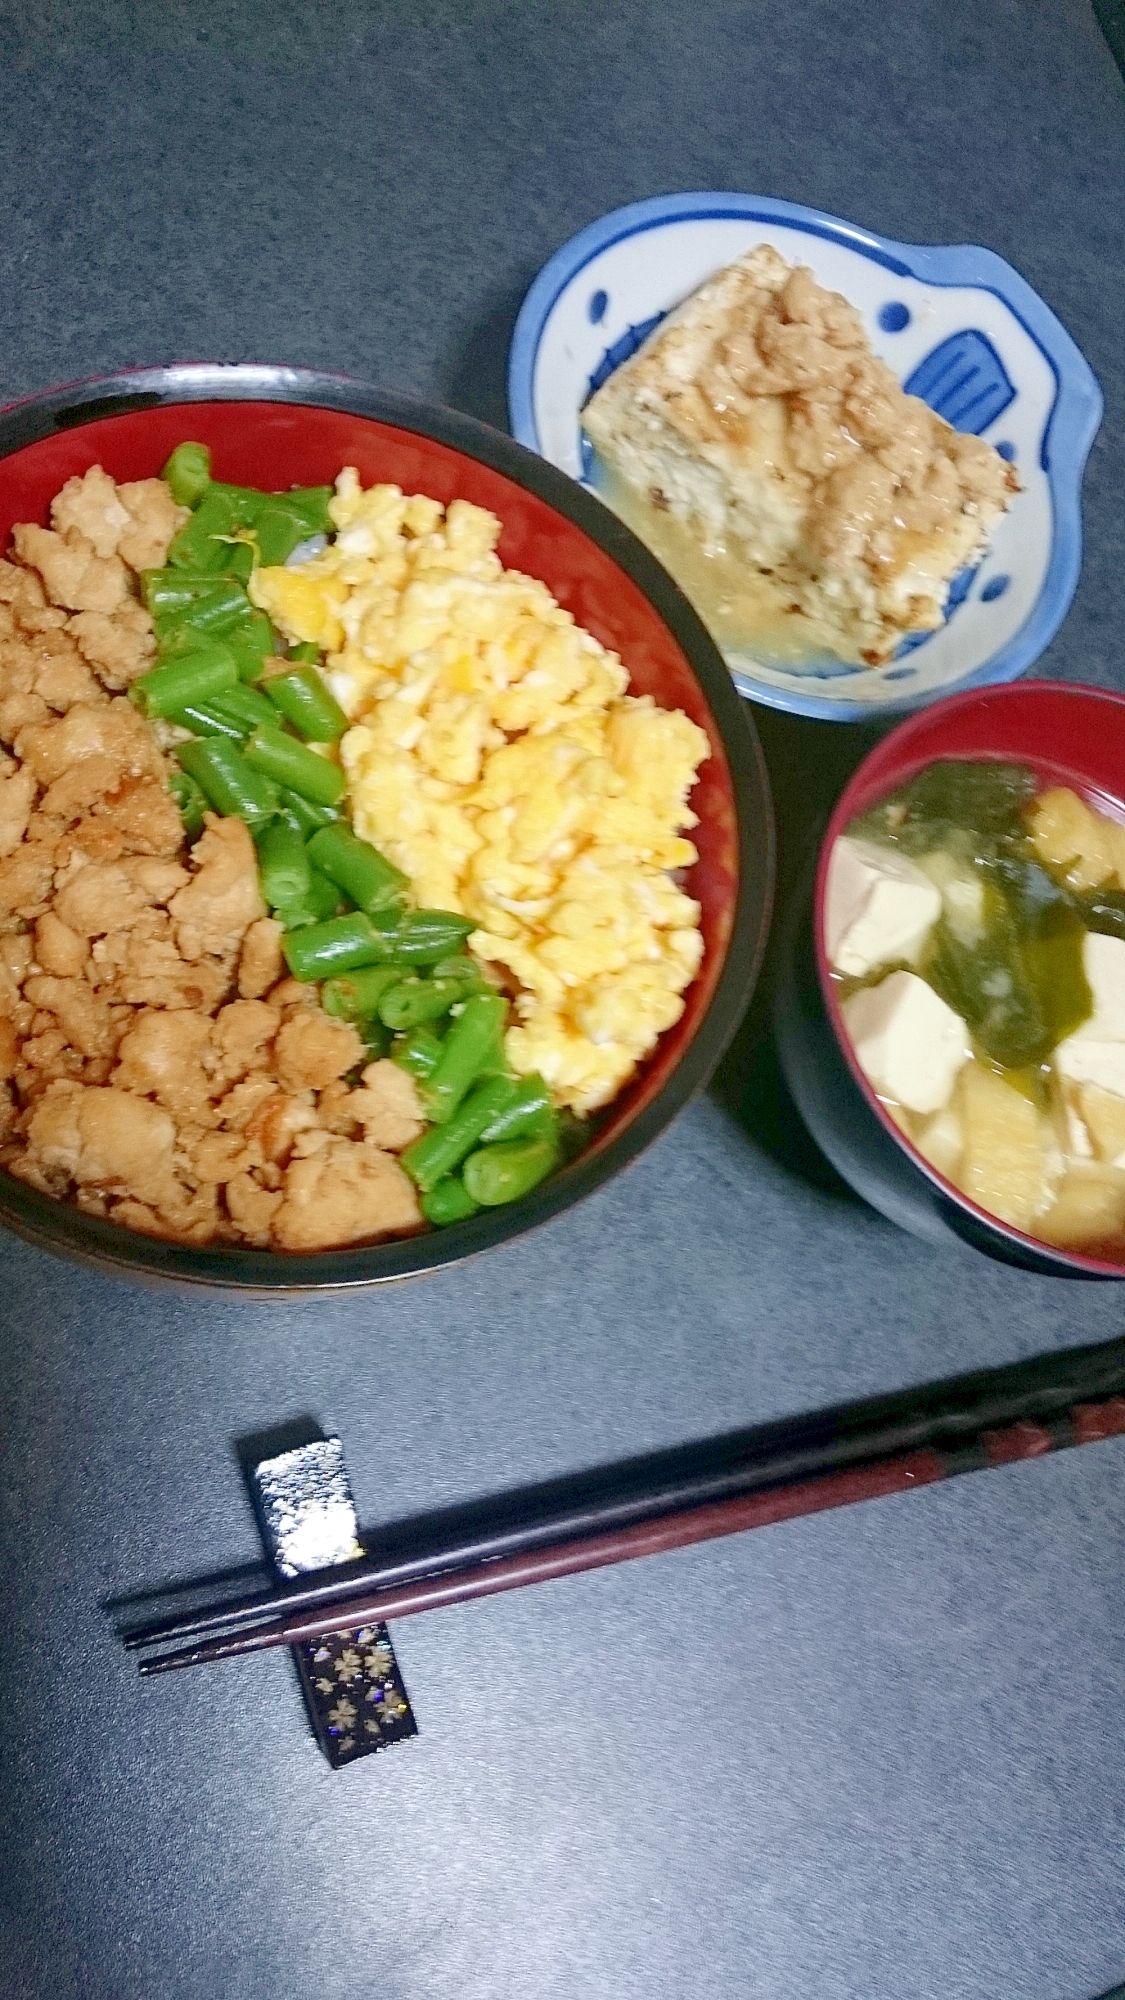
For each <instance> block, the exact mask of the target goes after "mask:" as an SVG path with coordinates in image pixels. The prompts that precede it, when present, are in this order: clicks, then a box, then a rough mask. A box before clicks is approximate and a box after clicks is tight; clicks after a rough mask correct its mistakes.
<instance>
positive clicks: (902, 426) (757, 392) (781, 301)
mask: <svg viewBox="0 0 1125 2000" xmlns="http://www.w3.org/2000/svg"><path fill="white" fill-rule="evenodd" d="M582 421H583V425H584V427H585V429H586V433H587V435H588V437H589V438H590V440H591V442H592V443H593V445H594V446H595V448H596V450H597V452H598V454H599V457H600V458H601V460H602V462H603V464H604V465H606V466H607V467H608V468H609V470H610V472H611V474H612V475H614V476H615V477H616V478H618V479H619V480H621V481H622V482H624V484H625V486H626V487H627V488H628V489H630V490H631V491H632V492H633V493H634V494H636V495H639V496H642V497H643V499H644V500H645V501H646V502H647V503H648V504H649V505H650V506H651V507H652V508H654V509H658V510H660V512H661V514H662V515H663V516H664V517H668V516H671V517H673V518H674V519H675V520H676V521H677V522H678V523H680V524H682V526H683V528H685V529H686V530H687V531H688V533H689V534H690V536H691V537H693V538H694V539H695V541H696V542H697V543H698V544H699V546H701V547H702V549H703V550H704V552H705V553H706V554H708V555H713V556H717V557H720V558H727V557H734V558H737V560H738V563H739V564H740V565H742V566H746V567H748V568H749V569H750V570H751V571H752V572H754V573H756V574H757V575H759V576H762V577H767V578H769V579H771V583H773V584H776V586H777V589H778V591H779V593H780V604H781V608H782V610H783V611H785V612H789V613H794V614H796V615H797V617H798V618H799V619H804V620H807V621H808V629H809V633H810V648H809V650H810V651H823V650H825V649H827V650H829V651H831V652H833V653H835V654H836V655H837V656H838V657H839V658H840V659H843V660H847V661H850V662H852V663H853V664H858V663H860V662H865V663H866V664H867V665H869V666H878V665H880V664H882V663H883V662H884V661H886V660H889V659H890V658H891V656H892V654H893V653H894V651H895V648H896V647H897V645H898V644H899V641H900V640H901V639H902V638H903V636H904V634H906V633H909V632H929V631H934V630H936V628H937V627H938V626H940V625H941V623H942V622H943V618H944V611H945V604H946V599H947V596H948V589H949V583H950V581H951V579H952V578H953V577H954V576H955V575H956V574H957V572H958V571H959V570H961V569H963V568H964V567H965V565H966V564H968V563H971V562H975V561H976V560H977V559H978V557H979V556H980V555H981V553H982V552H983V550H984V548H985V546H986V544H987V541H988V536H989V534H990V532H991V530H992V528H993V527H994V525H995V523H996V522H997V521H998V520H999V519H1000V516H1001V515H1002V513H1003V512H1004V510H1005V508H1006V507H1007V505H1008V503H1009V500H1010V497H1011V495H1012V493H1013V492H1015V491H1017V490H1018V481H1017V479H1016V476H1015V474H1014V472H1013V471H1012V468H1011V467H1010V466H1009V465H1007V464H1006V462H1005V461H1004V460H1003V459H1002V458H1001V457H1000V456H999V454H998V453H997V452H996V451H994V450H993V448H992V446H991V445H989V444H986V443H984V442H983V440H982V439H980V438H976V437H970V436H967V435H964V434H962V433H959V432H957V431H954V430H953V429H952V428H951V427H950V425H948V424H947V423H946V422H945V421H944V419H943V418H941V417H938V416H937V415H935V413H934V412H933V411H932V410H930V409H929V408H928V407H927V405H926V404H925V403H923V402H920V401H919V400H918V398H917V397H913V396H907V395H904V393H903V391H902V389H901V388H900V386H899V384H898V382H897V380H896V379H895V377H894V375H893V374H892V372H891V370H890V369H889V368H888V367H887V366H886V364H885V362H882V361H880V360H879V359H878V358H877V357H876V355H875V354H874V353H873V352H872V349H871V345H870V342H869V340H868V338H867V335H866V333H865V331H864V328H863V323H862V321H861V319H860V316H859V314H858V312H857V311H856V310H855V308H854V307H853V306H851V305H849V303H848V301H847V300H846V299H844V298H842V297H841V295H840V294H839V293H838V292H829V291H826V290H825V289H824V288H823V287H822V286H821V285H818V284H817V282H816V280H815V278H814V277H813V275H812V272H811V271H809V270H807V269H805V268H804V267H803V266H797V267H793V266H791V265H789V264H787V263H786V262H785V259H784V258H783V257H781V256H779V255H778V253H777V251H776V250H773V249H771V248H770V246H769V245H768V244H760V245H759V246H758V247H757V248H756V249H755V250H752V251H750V252H749V253H748V254H747V255H745V256H743V257H740V258H739V259H738V261H737V262H736V263H734V264H731V265H729V266H728V267H727V268H726V269H725V270H723V271H720V272H719V273H718V274H717V276H715V277H713V278H710V279H708V281H707V282H706V283H705V284H704V285H702V286H701V287H700V289H699V290H698V291H696V292H694V293H693V294H692V295H691V297H690V298H688V299H687V300H686V301H685V302H684V304H682V305H681V306H679V307H677V309H676V310H675V311H674V312H672V313H670V314H669V315H668V316H667V318H666V319H664V320H663V321H662V322H661V324H660V326H659V327H658V328H657V330H656V331H655V332H654V333H653V334H652V335H651V336H650V338H649V339H648V340H647V341H646V342H645V343H644V345H643V346H642V347H641V348H640V349H639V350H638V351H637V353H636V354H635V355H633V356H632V358H631V359H630V360H628V361H626V362H625V363H623V365H622V366H621V367H620V368H618V369H616V370H615V372H614V373H613V374H612V375H611V376H610V377H609V379H608V381H606V382H605V383H603V385H602V387H601V388H600V389H599V390H597V392H596V393H595V395H594V396H593V397H592V398H591V400H590V402H589V403H588V404H587V405H586V408H585V410H584V412H583V417H582ZM729 567H730V565H729V564H728V570H729ZM689 594H690V593H689ZM700 609H701V611H702V612H703V614H704V616H705V617H706V616H707V615H708V614H707V607H706V606H705V605H703V604H701V605H700ZM752 637H753V635H752V634H751V635H748V639H751V640H752Z"/></svg>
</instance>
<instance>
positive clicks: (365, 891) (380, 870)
mask: <svg viewBox="0 0 1125 2000" xmlns="http://www.w3.org/2000/svg"><path fill="white" fill-rule="evenodd" d="M307 754H308V755H312V754H314V753H312V752H308V753H307ZM309 854H310V857H311V859H312V860H313V861H314V862H315V863H316V866H317V867H318V868H323V870H324V873H325V874H326V875H330V876H331V878H332V880H333V882H338V883H339V884H340V887H341V889H346V890H347V892H348V895H349V896H350V897H351V899H352V902H353V903H355V904H356V905H357V907H358V908H359V909H361V910H367V911H368V912H369V913H372V912H374V911H376V910H385V909H387V907H388V906H389V905H390V904H391V903H394V902H397V901H398V899H399V898H400V896H401V895H402V892H403V890H404V889H405V888H406V877H405V875H403V874H401V873H400V872H399V870H398V869H397V868H394V867H392V865H391V863H390V862H389V861H387V860H386V859H385V858H384V857H383V855H381V854H380V852H379V850H378V848H377V847H372V846H371V844H370V842H369V841H366V840H361V839H360V838H359V835H358V834H356V833H353V832H352V830H351V827H350V826H344V825H343V824H342V823H341V822H337V824H336V825H334V826H326V827H324V828H323V830H322V831H321V832H320V833H316V834H314V835H313V837H312V839H311V840H310V842H309Z"/></svg>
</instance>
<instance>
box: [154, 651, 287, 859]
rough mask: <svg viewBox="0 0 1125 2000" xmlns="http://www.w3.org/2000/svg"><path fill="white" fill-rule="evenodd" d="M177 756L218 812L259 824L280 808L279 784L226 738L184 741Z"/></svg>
mask: <svg viewBox="0 0 1125 2000" xmlns="http://www.w3.org/2000/svg"><path fill="white" fill-rule="evenodd" d="M134 685H136V683H134ZM176 757H177V760H178V762H179V763H180V765H181V767H182V769H183V770H185V771H187V772H189V773H190V774H191V776H192V777H193V778H194V779H195V781H196V783H197V785H198V786H199V788H200V790H201V791H202V792H203V794H204V796H205V797H206V799H207V801H208V804H209V805H211V806H212V807H213V808H214V810H215V811H216V812H217V813H223V814H224V815H225V816H226V817H228V818H234V819H244V820H245V821H246V824H247V826H249V827H257V826H261V825H262V824H263V822H264V821H265V820H267V819H270V818H272V816H273V814H274V813H275V812H276V811H277V803H278V801H277V786H276V785H271V783H270V781H269V779H268V778H266V777H263V775H262V773H261V772H260V771H255V770H253V769H252V768H251V766H250V765H249V764H248V763H247V762H246V759H245V757H244V756H243V755H242V752H241V750H239V749H237V748H236V746H235V745H234V744H233V743H231V742H230V741H229V740H228V738H227V737H225V736H206V737H200V738H198V739H196V740H195V741H194V742H192V743H181V744H180V745H179V747H178V749H177V751H176Z"/></svg>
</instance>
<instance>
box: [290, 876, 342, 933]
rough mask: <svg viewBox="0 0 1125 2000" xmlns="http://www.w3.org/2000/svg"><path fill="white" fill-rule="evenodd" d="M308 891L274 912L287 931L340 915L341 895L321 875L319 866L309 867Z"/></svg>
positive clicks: (319, 922)
mask: <svg viewBox="0 0 1125 2000" xmlns="http://www.w3.org/2000/svg"><path fill="white" fill-rule="evenodd" d="M309 875H310V877H311V880H310V883H309V892H308V895H307V896H303V897H302V898H301V900H300V901H299V902H296V903H287V904H285V906H284V908H279V909H278V910H277V911H276V912H275V914H276V916H277V917H278V918H279V919H280V921H281V924H282V927H283V928H284V929H285V930H287V931H295V930H301V929H303V928H305V927H306V926H307V925H309V924H323V923H325V922H327V920H328V918H329V917H335V916H339V915H340V905H341V903H342V902H343V900H344V899H343V897H342V896H341V894H340V891H339V890H338V888H337V887H336V884H335V882H330V881H329V880H328V877H327V875H322V874H321V873H320V870H319V868H310V870H309Z"/></svg>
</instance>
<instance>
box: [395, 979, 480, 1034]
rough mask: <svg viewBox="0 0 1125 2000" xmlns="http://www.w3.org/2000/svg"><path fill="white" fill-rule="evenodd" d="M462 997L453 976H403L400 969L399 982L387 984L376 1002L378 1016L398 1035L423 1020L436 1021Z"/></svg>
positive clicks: (461, 987) (463, 994) (461, 990)
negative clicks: (408, 977)
mask: <svg viewBox="0 0 1125 2000" xmlns="http://www.w3.org/2000/svg"><path fill="white" fill-rule="evenodd" d="M464 997H465V989H464V987H463V986H462V985H461V984H460V982H459V981H458V980H456V979H417V978H410V979H403V977H402V975H401V973H400V974H399V979H398V984H397V985H395V986H389V987H388V988H387V991H386V992H385V993H384V995H383V997H382V999H381V1000H380V1002H379V1019H380V1020H381V1021H385V1022H386V1025H387V1027H388V1028H393V1029H394V1031H395V1033H396V1034H397V1035H401V1034H405V1032H406V1030H407V1028H417V1027H418V1026H419V1025H420V1024H421V1023H422V1022H423V1021H439V1020H440V1019H441V1017H442V1015H443V1014H448V1012H449V1010H450V1008H451V1007H455V1006H456V1004H457V1002H458V1000H463V999H464Z"/></svg>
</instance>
